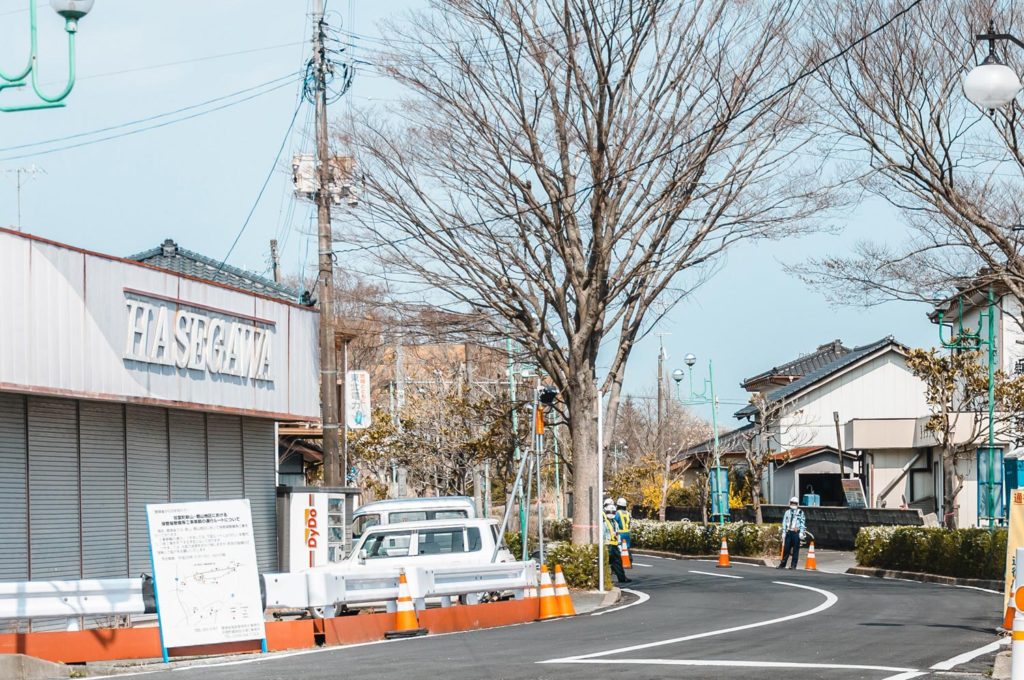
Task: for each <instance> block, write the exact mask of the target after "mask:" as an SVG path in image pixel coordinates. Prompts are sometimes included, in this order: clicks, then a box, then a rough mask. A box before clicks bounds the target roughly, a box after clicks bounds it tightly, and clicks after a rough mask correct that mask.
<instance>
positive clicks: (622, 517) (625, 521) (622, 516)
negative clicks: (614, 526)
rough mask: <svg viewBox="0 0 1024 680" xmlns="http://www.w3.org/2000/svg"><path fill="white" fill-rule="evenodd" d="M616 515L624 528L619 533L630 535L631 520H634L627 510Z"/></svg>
mask: <svg viewBox="0 0 1024 680" xmlns="http://www.w3.org/2000/svg"><path fill="white" fill-rule="evenodd" d="M616 514H617V515H618V517H619V525H620V526H621V527H622V528H621V529H619V531H620V532H622V533H624V534H628V533H629V520H630V519H632V518H631V517H630V516H629V512H628V511H626V510H619V511H618V512H617V513H616Z"/></svg>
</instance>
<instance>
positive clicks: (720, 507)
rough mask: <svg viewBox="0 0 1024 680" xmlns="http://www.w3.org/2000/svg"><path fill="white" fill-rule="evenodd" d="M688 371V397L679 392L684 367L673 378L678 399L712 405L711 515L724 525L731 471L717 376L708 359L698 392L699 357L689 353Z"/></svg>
mask: <svg viewBox="0 0 1024 680" xmlns="http://www.w3.org/2000/svg"><path fill="white" fill-rule="evenodd" d="M684 361H685V362H686V368H687V372H688V373H689V376H690V381H689V385H690V393H689V396H687V398H685V399H684V398H683V397H682V396H681V395H680V394H679V387H680V385H681V384H682V382H683V377H684V375H685V374H684V372H683V369H681V368H677V369H676V370H674V371H672V379H673V380H674V381H675V383H676V400H678V401H679V403H681V404H683V405H684V406H701V405H705V404H710V405H711V429H712V432H713V441H714V447H715V448H714V456H715V464H714V466H713V467H712V468H711V516H712V517H715V516H716V515H717V517H718V523H719V524H722V525H724V524H725V518H726V517H727V516H728V515H729V471H728V470H727V469H726V468H723V467H722V459H721V449H720V447H719V442H718V399H717V398H716V397H715V378H714V372H713V370H712V366H711V362H710V361H708V377H707V378H705V379H704V388H703V389H702V390H701V391H700V392H699V393H696V392H694V391H693V366H694V364H696V363H697V357H696V356H694V355H693V354H687V355H686V357H685V359H684Z"/></svg>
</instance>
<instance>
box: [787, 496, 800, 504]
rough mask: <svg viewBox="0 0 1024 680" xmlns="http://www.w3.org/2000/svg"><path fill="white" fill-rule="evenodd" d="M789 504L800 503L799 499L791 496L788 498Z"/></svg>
mask: <svg viewBox="0 0 1024 680" xmlns="http://www.w3.org/2000/svg"><path fill="white" fill-rule="evenodd" d="M789 504H790V505H800V499H799V498H797V497H796V496H793V497H792V498H790V499H789Z"/></svg>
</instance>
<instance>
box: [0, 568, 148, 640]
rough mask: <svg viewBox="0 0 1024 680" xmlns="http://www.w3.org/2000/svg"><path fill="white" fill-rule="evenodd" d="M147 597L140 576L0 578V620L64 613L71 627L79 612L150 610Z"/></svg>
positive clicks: (89, 613) (88, 614)
mask: <svg viewBox="0 0 1024 680" xmlns="http://www.w3.org/2000/svg"><path fill="white" fill-rule="evenodd" d="M147 599H148V598H147V597H146V595H145V592H144V585H143V579H141V578H109V579H85V580H81V581H21V582H13V583H12V582H6V583H4V582H0V620H2V619H32V618H43V617H66V618H67V619H68V630H75V629H77V628H78V620H79V618H80V617H82V616H104V615H119V614H146V613H152V612H153V611H155V609H154V608H153V606H152V604H151V603H150V605H149V606H148V607H147Z"/></svg>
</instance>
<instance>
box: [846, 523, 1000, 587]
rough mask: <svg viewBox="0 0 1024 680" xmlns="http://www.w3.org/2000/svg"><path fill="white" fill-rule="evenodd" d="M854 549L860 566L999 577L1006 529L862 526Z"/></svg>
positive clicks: (953, 574) (974, 576) (948, 574)
mask: <svg viewBox="0 0 1024 680" xmlns="http://www.w3.org/2000/svg"><path fill="white" fill-rule="evenodd" d="M854 550H855V552H856V556H857V563H858V564H859V565H861V566H862V567H874V568H876V569H892V570H895V571H917V572H924V573H927V574H939V575H941V576H955V577H959V578H978V579H992V580H1002V578H1003V575H1004V574H1003V570H1004V567H1005V564H1006V529H996V530H995V531H988V530H987V529H943V528H936V527H928V528H926V527H862V528H861V530H860V531H859V532H857V539H856V541H855V543H854Z"/></svg>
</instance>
